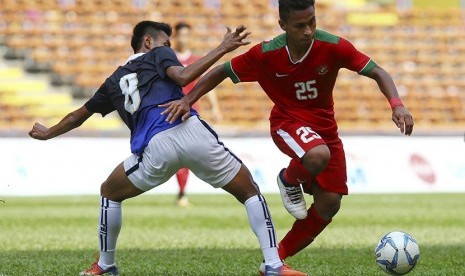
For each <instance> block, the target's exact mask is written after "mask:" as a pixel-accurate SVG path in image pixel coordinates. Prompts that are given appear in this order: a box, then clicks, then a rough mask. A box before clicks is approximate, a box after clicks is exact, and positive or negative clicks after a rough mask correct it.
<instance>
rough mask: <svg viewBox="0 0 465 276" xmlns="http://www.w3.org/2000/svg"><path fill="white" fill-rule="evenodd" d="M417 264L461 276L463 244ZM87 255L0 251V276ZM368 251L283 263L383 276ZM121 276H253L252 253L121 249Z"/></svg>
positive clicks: (57, 270)
mask: <svg viewBox="0 0 465 276" xmlns="http://www.w3.org/2000/svg"><path fill="white" fill-rule="evenodd" d="M421 250H422V253H421V254H422V255H421V257H420V261H419V264H418V266H417V268H415V270H414V271H413V272H412V273H411V274H409V275H412V276H414V275H416V276H418V275H465V267H464V266H463V264H462V261H463V259H464V258H465V245H451V246H429V247H428V246H423V247H422V249H421ZM94 254H95V252H93V251H91V250H44V251H40V250H35V251H12V250H10V251H7V252H0V260H1V261H0V275H2V276H16V275H47V276H50V275H78V273H79V271H81V270H83V269H85V268H87V267H89V266H90V264H91V263H92V262H93V260H94V259H93V256H94ZM373 254H374V253H373V250H372V248H360V249H351V248H347V249H342V248H339V249H338V248H334V249H327V248H310V249H306V250H304V251H302V252H301V253H299V254H297V255H296V256H294V257H291V258H289V259H288V260H287V262H288V263H289V264H290V265H291V266H293V267H294V268H296V269H299V270H302V271H305V272H308V273H310V274H311V275H312V276H315V275H337V276H338V275H386V274H384V272H382V271H381V270H380V269H379V268H378V266H377V265H376V264H375V261H374V255H373ZM117 259H118V261H117V262H118V267H119V269H120V274H121V275H137V276H138V275H199V276H200V275H258V271H257V269H258V265H259V264H260V261H261V259H262V258H261V254H260V252H259V250H255V249H211V248H205V249H202V248H183V249H158V250H157V249H154V250H138V249H122V250H119V251H118V256H117Z"/></svg>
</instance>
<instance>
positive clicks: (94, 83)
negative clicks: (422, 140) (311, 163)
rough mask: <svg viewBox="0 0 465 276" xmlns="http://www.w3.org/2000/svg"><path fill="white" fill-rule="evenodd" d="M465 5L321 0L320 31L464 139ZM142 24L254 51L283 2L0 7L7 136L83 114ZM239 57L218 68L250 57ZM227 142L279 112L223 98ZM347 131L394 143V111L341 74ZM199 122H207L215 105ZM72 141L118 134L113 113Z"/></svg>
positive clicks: (227, 93)
mask: <svg viewBox="0 0 465 276" xmlns="http://www.w3.org/2000/svg"><path fill="white" fill-rule="evenodd" d="M463 2H465V1H459V0H455V1H454V0H443V1H420V0H418V1H415V0H413V1H412V0H410V1H407V0H404V1H400V0H398V1H394V0H378V1H369V0H350V1H335V0H332V1H331V0H326V1H323V0H317V1H316V15H317V26H318V28H320V29H323V30H326V31H328V32H330V33H333V34H336V35H340V36H342V37H345V38H347V39H348V40H350V41H351V42H352V43H353V44H355V46H356V47H357V48H358V49H359V50H361V51H362V52H364V53H366V54H368V55H369V56H370V57H372V58H373V59H374V60H375V61H376V62H377V63H378V64H379V65H381V66H382V67H384V68H385V69H387V71H388V72H390V73H391V75H392V76H393V78H394V80H395V82H396V84H397V87H398V90H399V93H400V95H401V97H402V99H403V101H404V103H405V105H406V106H407V107H408V108H409V110H410V112H411V113H412V114H413V116H414V118H415V121H416V128H417V130H418V131H420V132H423V133H431V134H437V133H458V132H460V133H463V131H465V32H464V31H465V30H464V29H465V24H464V23H465V17H464V16H465V14H464V12H463V11H464V7H465V4H464V3H463ZM141 20H154V21H164V22H167V23H170V24H171V25H175V24H176V23H177V22H179V21H185V22H188V23H189V24H191V25H192V27H193V28H192V33H193V34H192V37H193V41H192V45H191V47H192V49H193V51H194V52H195V53H196V54H199V55H203V54H205V53H207V52H208V51H209V50H211V49H213V48H214V47H216V46H217V45H218V44H219V42H220V41H221V39H222V36H223V35H224V33H225V26H231V27H233V26H237V25H239V24H244V25H246V26H247V28H248V29H249V30H250V31H251V32H252V35H251V36H250V40H251V41H252V45H253V44H255V43H259V42H261V41H263V40H268V39H271V38H273V37H275V36H277V35H279V34H280V33H282V30H281V29H280V28H279V25H278V11H277V0H272V1H264V0H234V1H220V0H191V1H181V0H170V1H165V0H132V1H130V0H94V1H91V0H0V135H2V136H21V135H25V133H26V132H27V130H29V129H30V127H31V126H32V125H33V123H34V122H35V121H39V122H42V123H44V124H47V125H50V124H54V123H57V122H58V121H59V119H60V118H61V117H63V116H64V115H65V114H67V113H68V112H70V111H72V110H74V109H75V108H77V107H79V106H81V105H82V104H83V103H84V102H85V100H86V99H87V98H89V97H90V96H91V95H92V94H93V93H94V92H95V91H96V88H98V87H99V86H100V84H101V83H102V82H103V81H104V80H105V78H106V77H107V76H109V75H110V74H111V73H112V72H113V71H114V70H115V68H116V67H117V66H118V65H122V64H123V63H124V62H125V60H126V59H127V57H128V56H129V55H131V54H132V53H133V52H132V49H131V47H130V38H131V32H132V28H133V26H134V25H135V24H136V23H137V22H139V21H141ZM248 48H249V47H247V46H246V47H244V48H241V49H238V50H236V51H235V52H234V53H233V54H232V55H231V54H229V55H227V56H226V57H225V58H223V59H222V61H225V60H228V59H230V58H231V57H233V56H234V55H237V54H239V53H242V52H244V51H246V50H247V49H248ZM216 93H217V97H218V101H219V105H220V108H221V110H222V115H223V116H222V119H221V120H220V121H216V122H214V125H215V127H216V128H218V129H219V130H220V132H221V131H224V132H228V131H231V132H237V133H239V134H241V133H242V134H245V133H249V132H250V133H257V132H260V131H263V132H266V131H267V129H268V116H269V110H270V108H271V107H272V104H271V102H270V101H269V100H268V98H267V97H266V95H265V93H263V92H262V90H261V88H260V87H259V86H258V85H257V84H239V85H233V84H232V82H231V81H230V80H226V81H224V82H223V83H222V84H221V85H220V86H219V87H218V88H217V89H216ZM334 99H335V111H336V118H337V120H338V122H339V126H340V129H341V131H342V132H355V133H380V132H381V133H391V132H392V133H393V132H394V131H396V129H395V127H394V125H393V123H392V121H391V112H390V108H389V104H388V102H387V101H386V100H385V99H384V98H383V95H382V94H381V93H380V92H379V90H378V88H377V85H376V83H375V82H374V81H372V80H370V79H368V78H364V77H361V76H358V75H357V74H356V73H353V72H349V71H347V70H341V72H340V74H339V79H338V81H337V84H336V87H335V90H334ZM200 109H201V114H202V117H203V118H204V119H206V120H207V121H211V120H210V119H212V112H211V111H210V106H209V102H208V101H205V100H204V99H201V100H200ZM81 128H82V131H81V132H74V135H79V134H82V133H85V134H96V135H118V134H119V133H124V132H125V131H124V125H123V124H122V123H121V122H120V120H119V118H117V116H116V115H114V116H109V117H106V118H104V119H103V118H100V116H93V117H92V118H91V119H90V120H89V121H88V122H86V123H85V124H84V125H83V126H82V127H81Z"/></svg>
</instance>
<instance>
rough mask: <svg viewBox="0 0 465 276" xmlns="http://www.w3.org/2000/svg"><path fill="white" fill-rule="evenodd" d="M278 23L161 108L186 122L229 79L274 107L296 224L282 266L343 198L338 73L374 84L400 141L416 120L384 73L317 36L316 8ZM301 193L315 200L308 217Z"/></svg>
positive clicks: (283, 15)
mask: <svg viewBox="0 0 465 276" xmlns="http://www.w3.org/2000/svg"><path fill="white" fill-rule="evenodd" d="M279 18H280V19H279V25H280V27H281V29H282V30H283V31H284V33H283V34H281V35H279V36H277V37H275V38H274V39H273V40H271V41H265V42H262V43H260V44H258V45H255V46H254V47H252V48H251V49H250V50H249V51H248V52H246V53H244V54H242V55H240V56H237V57H235V58H233V59H232V60H231V61H228V62H226V63H225V64H224V65H222V66H218V67H216V68H214V69H213V70H211V71H210V72H209V73H207V74H206V75H205V76H204V77H203V78H201V79H200V81H199V82H198V83H197V85H196V86H195V87H194V89H193V90H192V91H191V92H190V93H189V94H188V95H187V96H186V97H184V98H183V99H181V100H178V101H175V102H172V103H168V104H166V105H164V106H166V107H167V109H166V110H165V112H164V114H168V119H169V120H175V119H178V118H179V117H180V116H181V117H184V118H187V116H189V109H190V106H191V105H192V104H193V103H194V102H195V101H196V100H197V99H198V98H200V97H201V96H202V95H204V94H205V93H207V92H208V91H210V90H211V89H213V88H214V87H216V86H217V85H218V84H219V83H221V82H222V81H223V80H224V79H225V78H226V77H229V78H230V79H231V80H232V81H233V82H234V83H238V82H252V81H256V82H258V83H259V84H260V86H261V87H262V88H263V90H264V92H265V93H266V94H267V95H268V97H269V98H270V99H271V100H272V101H273V103H274V107H273V109H272V110H271V115H270V131H271V137H272V139H273V141H274V143H275V144H276V146H277V147H278V148H279V149H280V150H281V151H282V152H283V153H284V154H286V155H288V156H289V157H290V158H291V161H290V163H289V165H288V167H287V168H285V169H283V170H281V172H279V174H278V177H277V182H278V187H279V190H280V193H281V197H282V200H283V204H284V206H285V208H286V209H287V210H288V211H289V213H291V214H292V215H293V216H294V217H295V218H296V219H297V220H296V221H295V223H294V225H293V226H292V228H291V230H290V231H289V232H288V233H287V234H286V236H285V237H284V238H283V239H282V240H281V242H280V243H279V255H280V257H281V259H283V260H284V259H286V258H287V257H289V256H293V255H294V254H296V253H297V252H299V251H300V250H302V249H303V248H305V247H306V246H308V245H309V244H310V243H312V242H313V240H314V239H315V238H316V237H317V236H318V235H319V234H320V233H321V232H322V231H323V230H324V229H325V227H326V226H327V225H328V224H329V223H331V220H332V218H333V217H334V216H335V215H336V213H337V212H338V211H339V208H340V205H341V199H342V196H343V195H347V194H348V189H347V183H346V182H347V174H346V162H345V154H344V149H343V145H342V142H341V139H340V138H339V135H338V131H337V124H336V120H335V118H334V108H333V96H332V93H333V88H334V85H335V82H336V78H337V74H338V72H339V69H341V68H346V69H349V70H351V71H354V72H357V73H358V74H360V75H363V76H366V77H369V78H371V79H373V80H375V81H376V82H377V84H378V86H379V89H380V91H381V92H382V93H383V95H384V96H385V97H386V98H387V99H388V101H389V103H390V105H391V108H392V120H393V121H394V123H395V124H396V126H397V127H398V128H400V130H401V132H402V133H404V134H405V135H410V134H411V133H412V130H413V118H412V116H411V115H410V113H409V112H408V111H407V109H406V108H405V107H404V106H403V104H402V102H401V100H400V98H399V94H398V93H397V89H396V86H395V84H394V81H393V80H392V78H391V76H390V75H389V74H388V73H387V72H386V71H385V70H384V69H383V68H381V67H380V66H379V65H377V64H376V63H375V62H374V61H373V60H372V59H370V58H369V57H368V56H367V55H365V54H363V53H361V52H360V51H358V50H357V49H356V48H355V47H354V46H353V45H352V44H351V43H350V42H349V41H347V40H345V39H344V38H342V37H338V36H335V35H332V34H329V33H327V32H325V31H322V30H319V29H317V28H316V18H315V7H314V1H313V0H279ZM301 185H302V187H303V189H304V191H305V192H307V193H309V194H311V195H313V204H312V205H311V206H310V208H309V209H308V210H307V207H306V203H305V199H304V197H303V194H302V188H301ZM260 273H264V266H263V265H261V266H260Z"/></svg>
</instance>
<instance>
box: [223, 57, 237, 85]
mask: <svg viewBox="0 0 465 276" xmlns="http://www.w3.org/2000/svg"><path fill="white" fill-rule="evenodd" d="M223 66H224V71H225V72H226V76H228V77H229V78H230V79H231V80H232V82H233V83H238V82H241V80H240V79H239V77H238V76H237V75H236V73H234V70H233V68H232V65H231V61H227V62H225V63H224V65H223Z"/></svg>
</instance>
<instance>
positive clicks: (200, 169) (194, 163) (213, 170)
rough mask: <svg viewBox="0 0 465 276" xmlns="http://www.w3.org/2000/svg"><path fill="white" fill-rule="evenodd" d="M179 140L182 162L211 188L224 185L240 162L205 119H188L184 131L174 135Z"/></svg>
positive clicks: (239, 165)
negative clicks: (176, 135) (181, 144)
mask: <svg viewBox="0 0 465 276" xmlns="http://www.w3.org/2000/svg"><path fill="white" fill-rule="evenodd" d="M177 141H178V142H179V143H183V144H184V145H185V146H180V148H183V149H184V150H183V154H182V156H183V158H182V159H183V165H185V166H186V167H188V168H189V169H190V170H191V171H192V172H193V173H194V174H195V175H196V176H197V177H198V178H200V179H202V180H203V181H205V182H207V183H209V184H210V185H212V186H213V187H215V188H222V187H224V186H225V185H226V184H228V183H229V182H230V181H231V180H232V179H233V178H234V177H235V176H236V175H237V174H238V172H239V170H240V169H241V167H242V162H241V160H240V159H239V158H237V157H236V155H234V154H233V153H232V152H231V151H230V150H229V149H228V148H227V147H226V146H225V145H224V144H223V143H222V142H221V141H220V140H219V139H218V135H217V134H216V133H215V132H214V131H213V129H212V128H211V127H210V126H209V125H208V124H207V123H205V122H203V121H200V120H199V119H198V118H192V119H189V125H188V126H186V133H183V134H182V135H179V136H178V140H177Z"/></svg>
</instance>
